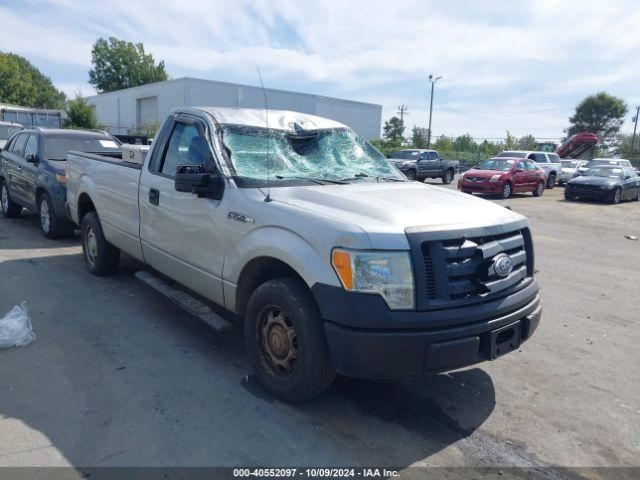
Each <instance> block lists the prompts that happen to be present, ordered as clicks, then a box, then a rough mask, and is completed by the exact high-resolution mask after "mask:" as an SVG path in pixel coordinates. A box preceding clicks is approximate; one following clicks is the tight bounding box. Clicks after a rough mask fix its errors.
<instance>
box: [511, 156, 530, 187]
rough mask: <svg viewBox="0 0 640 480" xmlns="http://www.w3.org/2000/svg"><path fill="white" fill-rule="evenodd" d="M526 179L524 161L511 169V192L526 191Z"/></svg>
mask: <svg viewBox="0 0 640 480" xmlns="http://www.w3.org/2000/svg"><path fill="white" fill-rule="evenodd" d="M527 186H528V179H527V172H526V167H525V161H524V160H520V161H518V163H516V165H515V166H514V167H513V191H514V192H524V191H526V190H527Z"/></svg>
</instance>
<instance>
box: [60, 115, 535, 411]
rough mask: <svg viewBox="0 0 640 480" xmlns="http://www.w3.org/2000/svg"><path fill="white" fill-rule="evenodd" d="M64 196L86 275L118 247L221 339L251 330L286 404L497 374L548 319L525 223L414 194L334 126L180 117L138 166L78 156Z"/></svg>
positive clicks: (286, 119)
mask: <svg viewBox="0 0 640 480" xmlns="http://www.w3.org/2000/svg"><path fill="white" fill-rule="evenodd" d="M67 188H68V208H69V213H70V215H71V217H72V219H73V221H74V222H75V223H77V224H78V225H80V226H81V228H82V246H83V252H84V257H85V260H86V263H87V266H88V268H89V270H90V271H91V272H92V273H94V274H96V275H105V274H108V273H112V272H114V271H115V270H116V268H117V266H118V259H119V254H120V251H121V250H122V251H124V252H126V253H128V254H129V255H132V256H133V257H135V258H137V259H139V260H141V261H143V262H144V263H146V264H147V265H148V266H149V270H150V272H149V271H145V272H142V273H140V275H139V276H140V278H142V279H143V280H144V281H146V282H147V283H148V284H149V285H151V286H153V287H155V288H156V289H157V290H159V291H161V292H162V293H164V294H165V295H167V296H169V297H170V298H171V299H172V300H174V301H176V302H177V303H179V304H182V305H183V306H185V308H187V309H188V310H190V311H192V313H195V314H196V315H198V316H199V317H200V318H202V319H203V320H205V321H207V322H209V323H210V324H211V325H212V326H213V327H214V328H216V329H217V330H225V329H226V328H228V326H229V325H231V323H230V322H228V321H227V319H228V318H231V320H232V322H233V321H235V322H237V323H239V324H241V325H243V328H244V330H245V341H246V347H247V352H248V355H249V357H250V360H251V363H252V365H253V367H254V369H255V371H256V375H257V377H258V379H259V381H260V382H261V383H262V385H263V386H264V387H265V388H266V389H267V390H268V391H270V392H271V393H272V394H273V395H275V396H277V397H279V398H281V399H284V400H287V401H301V400H305V399H308V398H311V397H314V396H317V395H319V394H320V393H322V392H323V391H324V390H325V389H326V388H327V387H328V386H329V385H330V384H331V382H332V380H333V378H334V376H335V374H336V373H340V374H344V375H347V376H353V377H377V378H390V377H415V376H419V375H422V374H424V373H426V372H440V371H446V370H450V369H453V368H458V367H461V366H466V365H471V364H474V363H477V362H480V361H483V360H492V359H495V358H496V357H498V356H500V355H503V354H505V353H508V352H510V351H513V350H514V349H517V348H519V346H520V344H521V343H522V342H524V341H525V340H527V339H528V338H530V337H531V335H532V333H533V332H534V330H535V329H536V327H537V326H538V323H539V320H540V316H541V307H540V301H539V296H538V286H537V283H536V281H535V279H534V277H533V272H534V266H533V261H534V255H533V243H532V236H531V232H530V229H529V223H528V221H527V219H526V218H524V217H523V216H521V215H519V214H517V213H515V212H512V211H510V210H508V209H506V208H503V207H501V206H499V205H496V204H494V203H491V202H488V201H486V200H482V199H478V198H474V197H472V196H469V195H465V194H461V193H458V192H456V191H453V190H449V189H445V188H442V187H437V186H429V185H424V184H422V183H419V182H414V181H408V180H407V179H406V178H405V177H404V176H403V175H402V174H401V173H400V172H399V170H397V169H396V168H395V167H394V166H393V165H392V164H391V163H389V161H387V159H386V158H384V156H383V155H382V154H380V153H379V152H378V151H377V150H375V149H374V148H373V147H371V146H370V145H369V144H367V143H366V142H364V141H363V140H362V139H361V138H360V137H358V136H357V135H356V134H355V133H354V132H352V131H351V130H350V129H348V128H347V127H345V126H344V125H342V124H340V123H337V122H334V121H331V120H327V119H324V118H320V117H316V116H312V115H306V114H300V113H295V112H288V111H270V112H268V113H267V112H265V111H261V110H251V109H233V108H205V107H203V108H181V109H177V110H175V111H173V112H172V113H171V114H170V116H169V118H168V119H167V120H166V121H165V122H164V125H163V126H162V128H161V130H160V131H159V133H158V135H157V136H156V137H155V140H154V142H153V145H152V146H151V149H150V151H149V153H148V154H147V156H146V159H145V161H144V164H143V165H139V164H134V163H127V162H126V161H122V160H119V159H114V158H110V157H102V156H100V155H93V154H87V153H82V152H70V153H69V155H68V157H67ZM155 272H159V274H162V278H164V277H169V279H171V280H172V281H174V282H175V283H173V284H169V283H168V282H167V281H165V280H163V279H162V278H161V277H160V276H159V275H156V273H155ZM196 296H201V298H202V301H200V300H197V299H196V298H194V297H196ZM209 302H213V303H215V304H217V305H218V306H219V307H222V308H223V309H224V310H226V311H228V312H230V315H225V314H224V313H223V315H222V317H221V316H218V315H217V314H216V313H214V312H213V310H211V309H210V308H208V305H207V304H208V303H209ZM234 314H235V315H234ZM223 317H226V318H223Z"/></svg>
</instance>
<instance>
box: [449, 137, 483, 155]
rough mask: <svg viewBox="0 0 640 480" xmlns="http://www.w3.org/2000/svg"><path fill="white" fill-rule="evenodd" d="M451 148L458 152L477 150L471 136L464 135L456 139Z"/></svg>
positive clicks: (476, 145)
mask: <svg viewBox="0 0 640 480" xmlns="http://www.w3.org/2000/svg"><path fill="white" fill-rule="evenodd" d="M453 148H454V150H457V151H459V152H475V151H476V150H477V149H478V144H477V143H476V141H475V140H474V139H473V137H472V136H471V135H469V134H468V133H465V134H464V135H460V136H459V137H456V139H455V140H454V141H453Z"/></svg>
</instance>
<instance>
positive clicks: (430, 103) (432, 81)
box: [427, 75, 442, 148]
mask: <svg viewBox="0 0 640 480" xmlns="http://www.w3.org/2000/svg"><path fill="white" fill-rule="evenodd" d="M441 78H442V77H441V76H440V77H436V78H433V75H429V81H430V82H431V101H430V102H429V132H428V133H427V148H430V147H431V116H432V114H433V87H434V86H435V84H436V82H437V81H438V80H440V79H441Z"/></svg>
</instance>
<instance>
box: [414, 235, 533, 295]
mask: <svg viewBox="0 0 640 480" xmlns="http://www.w3.org/2000/svg"><path fill="white" fill-rule="evenodd" d="M421 250H422V256H423V260H424V268H425V276H426V297H427V299H429V304H432V305H437V304H439V303H440V304H441V303H450V302H455V303H460V302H462V303H466V302H468V301H472V300H481V299H483V298H484V297H487V296H493V295H494V294H498V293H499V292H501V291H503V290H507V289H510V288H512V287H514V286H516V285H517V284H519V283H521V282H522V281H523V280H524V279H525V278H526V277H527V276H532V274H533V271H532V270H533V263H532V261H533V252H532V248H531V240H530V235H529V232H528V231H526V230H516V231H512V232H507V233H500V234H495V235H487V236H480V237H470V238H466V237H464V236H461V237H458V238H454V239H449V240H437V241H426V242H423V243H422V245H421ZM528 250H529V251H530V252H531V255H530V257H531V258H528V255H527V251H528ZM501 253H504V254H507V255H509V256H510V257H511V259H512V261H513V269H512V271H511V273H509V274H508V275H507V276H505V277H501V276H499V275H498V274H497V273H496V272H495V268H494V265H493V260H494V258H495V257H496V255H498V254H501Z"/></svg>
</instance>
